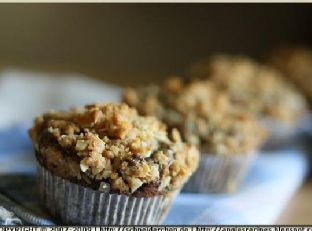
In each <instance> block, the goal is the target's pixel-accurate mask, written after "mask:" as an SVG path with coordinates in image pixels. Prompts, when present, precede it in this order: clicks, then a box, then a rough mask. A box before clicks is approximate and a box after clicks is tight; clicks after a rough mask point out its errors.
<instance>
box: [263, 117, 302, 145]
mask: <svg viewBox="0 0 312 231" xmlns="http://www.w3.org/2000/svg"><path fill="white" fill-rule="evenodd" d="M260 123H261V124H262V126H263V127H264V128H266V129H267V131H268V137H267V139H266V141H265V142H264V143H263V145H262V149H266V150H270V149H276V148H279V147H281V146H283V145H285V144H287V143H289V142H291V141H292V140H293V139H294V138H295V137H296V136H297V135H298V134H299V132H300V129H299V122H298V123H294V124H285V123H283V122H280V121H277V120H273V119H269V118H266V119H262V120H261V121H260Z"/></svg>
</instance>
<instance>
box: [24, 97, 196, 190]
mask: <svg viewBox="0 0 312 231" xmlns="http://www.w3.org/2000/svg"><path fill="white" fill-rule="evenodd" d="M29 134H30V137H31V139H32V142H33V144H34V147H35V150H36V156H37V159H38V161H39V162H40V163H41V164H42V165H44V166H45V167H46V168H47V169H49V170H50V171H51V172H52V173H54V174H56V175H58V176H60V177H63V178H65V179H69V180H72V181H74V182H77V183H80V184H82V185H85V186H89V187H92V188H96V189H99V190H100V191H105V192H114V193H121V194H126V195H128V194H132V195H138V196H154V195H161V194H164V193H167V192H171V191H174V190H176V189H179V188H180V187H182V185H183V184H184V182H185V181H186V180H187V179H188V178H189V177H190V175H191V174H192V173H193V172H194V171H195V169H196V168H197V165H198V161H199V153H198V150H197V149H196V148H195V147H194V146H192V145H190V144H186V143H183V142H182V141H181V138H180V135H179V132H178V131H177V130H175V129H173V130H171V131H170V132H169V131H167V128H166V126H165V125H164V124H163V123H161V122H159V121H158V120H157V119H156V118H154V117H143V116H139V115H138V114H137V111H136V110H135V109H133V108H130V107H129V106H127V105H126V104H114V103H111V104H93V105H87V106H85V108H83V109H72V110H69V111H66V112H62V111H51V112H48V113H45V114H43V115H41V116H39V117H37V118H36V120H35V122H34V126H33V127H32V128H31V129H30V130H29Z"/></svg>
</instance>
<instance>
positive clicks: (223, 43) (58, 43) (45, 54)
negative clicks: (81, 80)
mask: <svg viewBox="0 0 312 231" xmlns="http://www.w3.org/2000/svg"><path fill="white" fill-rule="evenodd" d="M311 10H312V5H311V4H1V5H0V29H1V33H0V36H1V38H0V62H1V63H2V64H3V65H15V66H22V67H31V68H39V69H44V70H57V71H75V72H82V73H87V74H89V75H91V76H94V77H97V78H102V79H105V80H108V81H111V82H115V83H119V84H131V85H135V84H138V83H146V82H149V81H161V79H163V78H164V77H165V76H166V75H168V74H172V73H179V74H180V73H183V71H184V70H185V68H186V66H187V65H188V64H189V63H190V62H192V61H194V60H197V59H200V58H203V57H206V56H207V55H209V54H211V53H214V52H230V53H246V54H250V55H252V56H255V57H261V56H262V55H264V54H265V53H266V52H267V51H268V50H269V49H271V48H272V47H275V46H277V45H278V44H281V43H292V42H293V43H306V44H309V43H310V42H311V41H312V30H311V25H312V13H311V12H312V11H311Z"/></svg>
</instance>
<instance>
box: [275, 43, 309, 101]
mask: <svg viewBox="0 0 312 231" xmlns="http://www.w3.org/2000/svg"><path fill="white" fill-rule="evenodd" d="M270 64H272V65H273V66H274V67H276V68H277V69H279V70H280V71H281V72H282V73H283V74H284V75H285V76H286V77H287V78H288V79H289V80H290V81H292V82H293V83H294V84H296V86H297V87H298V88H299V89H300V90H302V92H303V93H304V94H305V96H306V97H307V99H308V100H309V102H310V103H311V102H312V50H310V49H307V48H303V47H293V48H291V47H289V48H281V49H278V50H276V51H275V52H274V53H273V54H272V56H271V59H270Z"/></svg>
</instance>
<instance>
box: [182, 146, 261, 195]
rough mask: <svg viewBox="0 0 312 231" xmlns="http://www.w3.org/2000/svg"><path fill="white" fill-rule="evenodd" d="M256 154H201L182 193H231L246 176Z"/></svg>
mask: <svg viewBox="0 0 312 231" xmlns="http://www.w3.org/2000/svg"><path fill="white" fill-rule="evenodd" d="M255 156H256V153H255V152H254V153H250V154H244V155H230V156H229V155H216V154H202V155H201V160H200V162H199V166H198V169H197V171H196V172H195V173H194V174H193V176H192V177H191V178H190V179H189V181H188V182H187V183H186V184H185V185H184V188H183V189H182V192H195V193H233V192H235V191H236V189H237V187H238V186H239V184H240V183H241V181H242V180H243V178H244V177H245V175H246V172H247V170H248V169H249V167H250V165H251V162H252V161H253V159H254V158H255Z"/></svg>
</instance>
